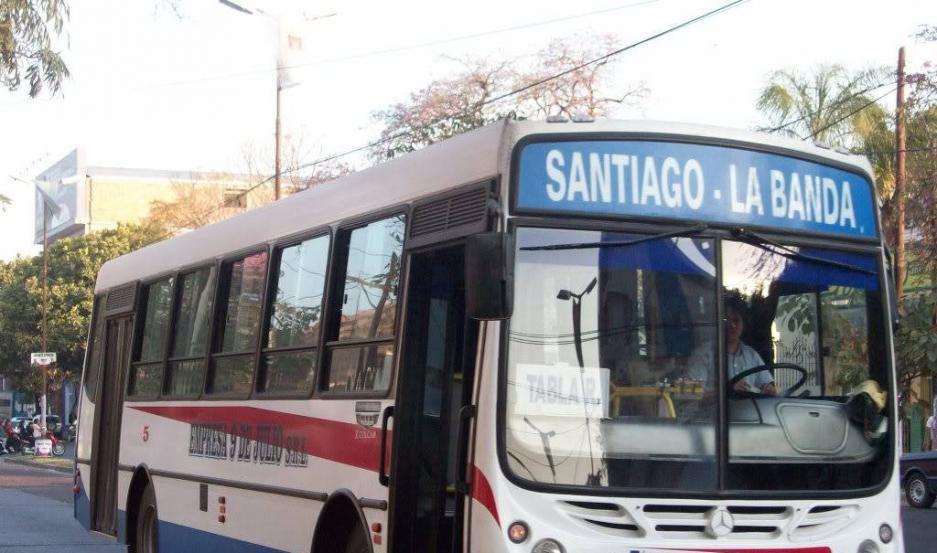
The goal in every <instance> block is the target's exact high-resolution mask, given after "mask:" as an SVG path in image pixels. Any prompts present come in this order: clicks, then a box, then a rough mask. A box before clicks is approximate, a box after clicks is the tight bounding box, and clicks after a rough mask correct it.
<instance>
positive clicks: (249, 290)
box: [205, 251, 268, 396]
mask: <svg viewBox="0 0 937 553" xmlns="http://www.w3.org/2000/svg"><path fill="white" fill-rule="evenodd" d="M267 257H268V255H267V252H266V251H262V252H258V253H255V254H252V255H248V256H246V257H243V258H241V259H238V260H236V261H231V262H228V263H225V264H223V265H222V270H221V285H222V288H221V290H220V293H219V294H218V299H219V301H221V302H222V303H221V305H220V306H219V308H220V310H219V311H220V313H219V317H218V321H217V324H218V332H216V336H215V337H216V341H215V347H214V353H213V354H212V359H211V363H210V365H209V375H208V383H207V388H206V390H205V392H206V393H208V394H227V395H241V396H246V395H248V394H250V392H251V388H252V387H253V380H254V365H255V360H256V356H257V353H256V352H257V339H258V338H259V335H260V317H261V306H262V304H263V295H264V282H265V281H266V278H267Z"/></svg>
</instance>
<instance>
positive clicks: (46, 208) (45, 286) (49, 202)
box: [10, 175, 60, 437]
mask: <svg viewBox="0 0 937 553" xmlns="http://www.w3.org/2000/svg"><path fill="white" fill-rule="evenodd" d="M10 178H11V179H13V180H15V181H19V182H23V183H26V184H32V185H33V186H35V187H36V190H37V191H38V192H39V195H40V196H42V352H43V353H46V352H47V351H49V348H48V331H49V329H48V322H47V320H46V319H47V317H46V315H47V313H48V310H49V215H50V214H51V215H52V216H55V215H58V213H59V211H60V209H59V206H58V205H56V203H55V200H53V199H52V198H51V197H49V195H48V194H46V191H45V190H43V189H42V186H41V185H40V184H39V182H38V181H34V180H26V179H21V178H19V177H14V176H13V175H10ZM41 366H42V398H41V400H40V404H39V409H40V419H39V427H40V428H42V436H43V437H45V435H46V412H47V403H48V402H47V401H46V388H47V387H48V381H49V373H48V365H47V364H44V365H41Z"/></svg>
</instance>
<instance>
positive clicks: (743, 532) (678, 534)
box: [644, 504, 794, 539]
mask: <svg viewBox="0 0 937 553" xmlns="http://www.w3.org/2000/svg"><path fill="white" fill-rule="evenodd" d="M724 507H725V509H726V510H727V511H728V512H729V513H730V514H731V515H732V520H733V523H734V524H733V526H732V529H731V531H730V533H729V535H728V536H727V537H734V538H752V539H755V538H760V539H770V538H777V537H780V536H781V535H783V531H784V528H785V527H786V526H787V524H788V523H789V521H790V519H791V517H792V516H793V514H794V513H793V509H791V508H790V507H786V506H782V505H777V506H775V505H766V506H755V505H726V506H724ZM714 508H716V505H706V504H695V505H663V504H657V505H646V506H645V507H644V516H645V517H646V518H647V520H648V523H649V524H651V525H653V530H654V532H655V533H656V534H657V535H658V536H661V537H664V538H670V539H707V538H711V536H710V535H709V534H708V533H707V530H706V527H707V525H708V522H709V518H710V514H711V512H712V510H713V509H714Z"/></svg>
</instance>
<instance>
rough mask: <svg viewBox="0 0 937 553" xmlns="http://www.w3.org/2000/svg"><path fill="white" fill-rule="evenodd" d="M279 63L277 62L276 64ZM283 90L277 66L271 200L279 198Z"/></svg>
mask: <svg viewBox="0 0 937 553" xmlns="http://www.w3.org/2000/svg"><path fill="white" fill-rule="evenodd" d="M277 65H279V64H277ZM282 90H283V87H282V86H280V68H279V67H277V122H276V130H275V131H274V132H275V133H276V139H275V140H274V149H275V150H276V152H275V153H274V155H273V170H274V175H273V200H274V201H276V200H279V199H280V93H281V91H282Z"/></svg>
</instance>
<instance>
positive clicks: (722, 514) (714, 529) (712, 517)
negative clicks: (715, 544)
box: [706, 507, 735, 538]
mask: <svg viewBox="0 0 937 553" xmlns="http://www.w3.org/2000/svg"><path fill="white" fill-rule="evenodd" d="M707 516H708V517H709V521H708V522H707V523H706V533H707V534H709V537H711V538H721V537H723V536H728V535H729V534H731V533H732V529H733V528H735V517H733V516H732V513H730V512H729V510H728V509H726V508H725V507H713V508H712V509H710V510H709V512H708V513H707Z"/></svg>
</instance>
